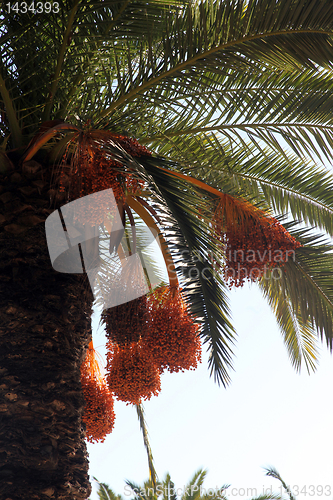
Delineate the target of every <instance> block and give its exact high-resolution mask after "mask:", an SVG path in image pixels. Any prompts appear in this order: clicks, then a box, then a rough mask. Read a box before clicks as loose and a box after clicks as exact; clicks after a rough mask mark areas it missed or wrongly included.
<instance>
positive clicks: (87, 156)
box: [59, 130, 151, 224]
mask: <svg viewBox="0 0 333 500" xmlns="http://www.w3.org/2000/svg"><path fill="white" fill-rule="evenodd" d="M121 149H123V150H125V152H126V153H128V154H129V155H130V156H132V157H137V158H140V157H141V156H147V155H150V154H151V153H150V152H149V151H148V150H147V149H146V148H145V147H144V146H141V145H140V144H139V143H138V142H137V141H136V140H135V139H132V138H130V137H126V136H122V135H119V134H113V133H111V132H108V131H105V130H90V131H86V132H82V131H79V132H77V133H76V134H74V136H73V137H72V138H71V140H70V141H69V142H68V144H67V147H66V151H65V153H64V155H63V158H62V162H61V165H60V176H59V190H60V191H63V192H64V191H66V192H67V193H68V201H72V200H76V199H78V198H81V197H83V196H87V195H89V194H92V193H98V192H100V191H103V190H105V189H110V188H111V189H112V190H113V194H114V197H115V200H116V202H117V203H118V204H119V203H125V202H126V196H127V194H128V193H131V194H135V193H136V192H138V191H139V190H140V189H141V188H142V187H143V181H142V180H140V179H139V178H138V177H137V176H136V175H135V172H134V171H133V170H130V169H129V168H128V167H126V166H125V165H124V164H123V163H122V162H121V156H122V154H123V153H122V151H121ZM117 152H118V157H117V159H115V156H117ZM95 200H96V198H95ZM101 200H102V197H101ZM101 203H102V202H101ZM107 208H108V207H105V206H104V204H103V206H98V201H95V202H94V207H93V208H92V209H91V208H90V211H91V210H92V212H93V213H90V211H89V213H87V214H83V216H82V222H84V221H86V222H89V221H91V220H93V221H94V222H96V223H98V224H100V223H102V222H103V213H104V212H105V210H106V209H107ZM98 217H100V220H98Z"/></svg>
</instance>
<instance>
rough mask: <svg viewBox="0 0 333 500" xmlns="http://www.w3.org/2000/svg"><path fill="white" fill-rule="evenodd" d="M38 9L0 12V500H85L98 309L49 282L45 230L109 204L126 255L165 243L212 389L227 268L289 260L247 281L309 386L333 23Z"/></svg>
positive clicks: (303, 13)
mask: <svg viewBox="0 0 333 500" xmlns="http://www.w3.org/2000/svg"><path fill="white" fill-rule="evenodd" d="M35 7H36V12H33V11H32V10H33V7H32V8H29V9H27V8H25V4H24V3H20V2H19V3H7V4H5V5H4V6H3V8H2V13H1V29H0V36H1V69H0V94H1V101H0V102H1V121H0V133H1V138H2V145H1V150H0V173H1V186H0V188H1V193H0V203H1V214H0V224H1V234H0V238H1V266H0V269H1V280H0V283H1V288H0V290H1V291H0V293H1V315H0V318H1V321H0V323H1V326H0V333H1V350H0V367H1V368H0V375H1V383H0V390H1V403H0V411H1V430H0V440H1V451H0V458H1V461H0V477H1V481H0V496H1V497H4V498H10V497H13V498H20V499H22V500H24V499H29V500H31V499H33V498H40V499H46V498H59V499H60V498H61V499H62V500H65V499H67V498H68V499H69V498H76V499H77V500H79V499H84V498H87V496H88V495H89V491H90V485H89V481H88V475H87V468H88V461H87V453H86V448H85V444H84V432H85V431H84V426H83V425H82V414H83V409H84V398H83V395H82V389H81V385H80V365H81V363H82V361H83V359H84V357H85V353H86V351H87V348H88V344H89V342H90V340H91V331H90V314H91V306H92V301H93V296H92V292H91V290H90V286H89V283H88V280H87V278H86V275H85V274H66V273H59V272H57V271H56V270H54V269H53V268H52V266H51V262H50V258H49V252H48V248H47V244H46V239H45V231H44V222H45V220H46V218H47V217H48V216H49V215H50V214H51V213H53V211H54V210H55V209H57V208H59V207H60V206H62V205H63V204H64V203H65V202H67V201H72V200H74V199H76V198H77V197H80V196H83V195H85V194H89V193H92V192H93V193H95V192H96V191H98V190H101V189H104V188H110V187H113V188H114V189H115V192H116V191H117V190H118V191H117V196H118V198H117V201H118V209H119V213H120V214H121V215H122V219H123V220H125V219H127V220H129V221H131V227H132V228H133V233H132V234H133V237H134V224H132V221H133V219H134V217H133V212H136V213H137V214H138V216H140V217H141V218H142V219H143V221H144V222H145V223H146V224H147V225H148V226H149V227H151V228H153V229H155V231H156V232H157V233H159V234H160V236H159V238H160V241H161V243H162V248H163V253H164V257H165V261H166V263H167V264H168V271H169V279H170V283H171V285H172V287H173V288H175V287H176V286H178V282H179V283H180V285H181V286H182V288H183V292H182V293H183V296H184V297H185V298H186V301H187V303H188V304H189V307H190V309H191V314H193V316H194V317H195V318H196V321H197V322H198V323H199V324H200V336H201V339H202V341H203V343H204V344H205V345H206V346H207V348H208V350H209V353H210V370H211V373H213V374H214V376H215V379H216V380H217V381H219V382H221V383H222V384H223V385H226V384H227V383H228V382H229V379H230V375H229V372H230V370H231V369H232V345H233V343H234V342H235V338H236V334H235V331H234V329H233V327H232V324H231V321H230V311H229V307H228V298H227V296H228V285H227V283H229V285H232V284H237V285H239V284H242V282H243V279H244V275H241V276H240V278H239V279H237V278H236V281H235V280H234V281H232V279H231V281H230V274H228V273H231V272H232V270H233V269H234V268H235V266H236V264H239V263H240V261H239V258H238V257H237V258H238V260H237V258H233V257H232V255H231V257H230V256H229V257H228V253H226V250H230V249H232V251H234V250H235V251H237V250H242V251H243V250H244V249H245V250H246V251H251V250H252V251H255V252H257V251H258V249H259V250H260V252H262V253H261V254H260V255H259V256H257V257H256V261H257V262H258V265H259V266H260V265H261V264H262V266H261V268H260V269H262V268H263V267H264V266H263V263H265V265H266V261H269V260H271V259H268V257H267V255H266V254H267V252H268V251H269V249H270V248H271V247H269V245H270V244H271V245H273V243H274V242H275V243H276V241H278V243H279V244H280V246H281V245H282V244H283V245H287V243H288V244H289V247H288V245H287V246H286V247H283V245H282V247H283V248H285V250H286V251H291V252H293V251H295V253H294V254H292V255H293V256H294V258H292V259H289V260H288V262H282V263H281V267H283V272H281V276H280V275H279V276H278V277H279V279H274V278H275V277H276V276H275V275H274V268H272V267H269V269H268V271H267V275H265V276H264V277H263V279H261V280H259V278H260V276H259V275H258V271H255V273H257V274H254V275H252V278H253V281H256V282H258V284H259V286H260V287H261V289H262V291H263V294H264V295H265V296H266V297H267V299H268V301H269V303H270V305H271V306H272V309H273V310H274V312H275V314H276V316H277V320H278V322H279V325H280V327H281V331H282V334H283V336H284V340H285V343H286V345H287V349H288V352H289V355H290V358H291V361H292V363H293V364H294V365H295V367H296V369H299V368H300V366H301V362H302V361H304V362H305V364H306V366H307V367H308V369H311V368H313V367H314V366H315V362H316V339H317V338H318V336H319V338H321V339H325V341H326V343H327V345H328V347H329V348H331V347H332V313H333V306H332V279H331V277H330V276H331V272H332V268H333V266H332V257H331V253H330V252H331V250H332V247H331V245H330V244H328V243H327V241H326V239H325V235H326V234H328V235H332V233H333V224H332V209H333V198H332V192H333V191H332V186H333V182H332V175H331V172H330V170H329V169H327V168H325V166H324V165H323V162H324V161H326V162H330V161H331V159H332V144H333V134H332V131H333V128H332V127H333V123H332V120H333V119H332V107H333V99H332V78H331V66H332V59H333V51H332V32H333V31H332V26H333V5H332V3H331V1H330V0H322V1H321V2H320V3H318V2H317V1H316V0H302V1H299V0H281V1H275V0H274V1H273V0H260V1H258V0H223V1H222V0H221V1H208V0H205V1H203V2H198V1H186V0H184V1H182V0H179V1H177V0H174V1H172V0H154V1H153V0H152V1H150V0H149V1H140V0H125V1H120V2H117V1H115V0H105V1H103V2H95V1H93V0H61V1H59V2H53V1H52V2H50V3H45V4H44V3H41V2H39V3H38V4H36V5H35ZM133 137H136V138H137V139H138V141H139V142H136V141H135V140H134V139H133ZM281 139H283V141H284V142H281ZM283 144H286V147H283ZM144 146H146V147H147V148H148V149H147V150H146V149H144ZM148 150H149V151H148ZM151 152H153V154H151ZM274 213H276V214H277V215H280V216H282V215H284V216H286V214H288V213H289V214H290V215H291V218H292V219H293V220H295V221H301V222H304V223H305V224H307V225H308V226H309V227H310V228H311V227H315V228H316V229H317V230H319V231H321V233H320V234H321V236H320V235H319V236H318V235H317V234H316V235H315V236H314V235H313V233H312V232H311V229H307V228H305V227H300V226H299V225H297V224H295V223H294V222H290V221H287V222H286V223H285V228H286V229H287V230H288V233H287V232H286V231H285V230H284V229H283V228H282V226H280V225H279V224H278V223H277V222H276V220H275V219H274V218H273V217H272V216H273V214H274ZM281 220H282V219H281ZM258 235H259V236H258ZM274 238H275V239H274ZM279 238H280V239H279ZM296 240H297V242H298V243H299V244H300V245H302V246H299V245H296ZM237 242H238V243H237ZM118 244H119V241H118V240H117V238H116V240H112V238H111V242H110V249H111V250H113V249H114V248H117V246H118ZM233 245H234V246H233ZM235 245H236V246H235ZM237 245H242V246H240V247H239V246H238V247H237ZM251 245H252V246H251ZM293 245H294V246H293ZM290 246H293V248H292V249H291V248H290ZM118 248H119V247H118ZM272 248H273V247H272ZM275 249H276V250H279V246H277V247H275ZM265 252H266V253H265ZM93 254H94V252H93ZM94 255H95V254H94ZM252 263H253V261H252ZM282 264H284V265H283V266H282ZM244 265H245V264H244ZM246 265H247V268H248V269H250V270H253V265H252V264H251V265H250V264H249V263H248V262H247V264H246ZM221 266H222V270H223V269H224V274H223V272H220V271H221ZM243 267H244V266H243ZM258 269H259V268H258ZM260 269H259V270H260ZM245 270H246V269H245ZM265 272H266V271H265ZM243 274H244V272H243ZM266 277H267V278H268V279H266ZM226 278H229V280H228V279H227V280H226ZM231 278H232V275H231ZM226 281H227V282H226Z"/></svg>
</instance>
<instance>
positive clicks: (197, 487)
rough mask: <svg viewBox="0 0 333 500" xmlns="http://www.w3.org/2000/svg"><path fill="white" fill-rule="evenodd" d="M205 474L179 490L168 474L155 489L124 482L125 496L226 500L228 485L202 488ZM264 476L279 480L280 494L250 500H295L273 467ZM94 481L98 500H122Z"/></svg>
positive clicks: (198, 474) (147, 499)
mask: <svg viewBox="0 0 333 500" xmlns="http://www.w3.org/2000/svg"><path fill="white" fill-rule="evenodd" d="M206 474H207V471H206V470H203V469H199V470H198V471H197V472H196V473H195V474H194V475H193V477H192V478H191V480H190V481H189V482H188V483H187V484H186V485H183V486H182V487H179V489H177V486H175V484H174V483H173V482H172V480H171V477H170V474H166V476H165V479H164V481H162V482H159V483H157V485H156V487H155V488H154V487H153V485H152V484H151V482H150V481H146V482H145V483H144V484H143V485H138V484H134V483H132V482H131V481H126V485H127V486H126V487H125V488H126V495H128V494H129V493H130V491H132V495H133V498H134V499H135V500H157V498H160V499H161V500H171V499H172V500H177V498H180V499H181V500H208V499H209V498H212V499H213V500H218V499H219V500H228V488H230V485H228V484H224V485H223V486H221V488H220V489H219V490H217V489H215V490H214V491H212V489H209V488H208V487H205V486H204V480H205V476H206ZM266 476H270V477H274V478H275V479H278V480H279V482H280V484H281V487H280V492H279V493H263V494H260V495H256V496H255V497H252V498H251V500H283V499H284V498H286V497H284V495H283V493H286V494H287V495H288V500H295V497H294V496H293V494H292V492H291V490H290V488H289V487H288V486H287V484H286V483H285V481H284V480H283V479H282V478H281V476H280V474H279V472H278V471H277V470H276V469H274V468H273V467H269V468H267V469H266ZM94 479H95V481H97V483H98V484H99V487H98V491H97V495H98V498H99V499H100V500H122V496H121V495H116V494H115V493H114V492H113V491H112V490H111V488H110V487H109V486H108V485H107V484H105V483H100V482H99V481H98V480H97V479H96V478H94ZM128 487H129V488H130V489H129V488H128ZM242 489H243V488H242ZM249 490H250V488H249ZM181 493H182V494H181Z"/></svg>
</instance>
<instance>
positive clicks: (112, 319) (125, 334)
mask: <svg viewBox="0 0 333 500" xmlns="http://www.w3.org/2000/svg"><path fill="white" fill-rule="evenodd" d="M101 320H102V321H103V323H104V325H105V333H106V336H107V337H108V339H110V340H111V342H113V343H114V344H117V345H118V346H121V347H123V346H129V345H131V344H132V343H133V342H138V341H139V340H140V339H141V337H142V335H144V332H145V331H146V329H147V325H148V322H149V320H150V316H149V310H148V302H147V296H146V295H142V296H141V297H138V298H136V299H134V300H131V301H130V302H125V303H123V304H119V305H118V306H115V307H111V308H109V309H106V310H105V311H104V312H103V313H102V316H101Z"/></svg>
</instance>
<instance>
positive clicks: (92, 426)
mask: <svg viewBox="0 0 333 500" xmlns="http://www.w3.org/2000/svg"><path fill="white" fill-rule="evenodd" d="M81 385H82V390H83V394H84V399H85V403H86V404H85V409H84V414H83V417H82V420H83V422H84V423H85V424H86V439H87V441H89V442H90V443H93V442H95V441H96V442H103V441H104V440H105V437H106V436H107V434H110V433H111V432H112V429H113V427H114V421H115V414H114V411H113V396H112V393H111V392H110V390H109V388H108V385H107V382H106V380H105V378H104V376H103V374H102V369H101V366H100V361H99V360H98V353H97V352H96V351H95V349H94V347H93V343H92V342H90V344H89V347H88V351H87V356H86V359H85V360H84V362H83V363H82V365H81Z"/></svg>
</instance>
